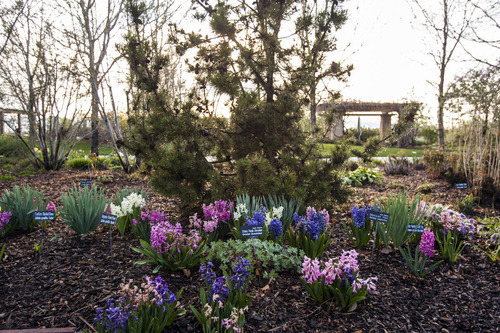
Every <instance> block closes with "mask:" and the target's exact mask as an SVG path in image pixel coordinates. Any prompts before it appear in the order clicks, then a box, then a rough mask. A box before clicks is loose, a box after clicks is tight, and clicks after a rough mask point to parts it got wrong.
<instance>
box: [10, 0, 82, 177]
mask: <svg viewBox="0 0 500 333" xmlns="http://www.w3.org/2000/svg"><path fill="white" fill-rule="evenodd" d="M44 5H45V3H44V2H38V3H37V4H32V3H30V4H28V5H27V6H26V8H25V10H24V12H23V14H22V15H21V16H20V17H19V21H18V23H17V24H16V26H15V27H14V28H13V29H12V31H11V37H10V42H9V44H8V45H7V46H6V48H5V51H4V53H3V54H1V55H0V80H1V82H2V84H3V85H4V86H6V87H7V91H8V100H9V102H11V103H12V104H14V105H15V106H17V107H19V108H21V109H22V110H23V111H24V112H25V113H26V114H27V116H28V120H29V124H30V135H29V137H28V138H24V137H22V136H21V133H20V131H16V129H15V128H14V125H13V124H11V123H9V122H8V121H6V123H7V125H8V126H9V127H10V128H11V129H12V130H13V132H14V133H16V135H17V136H18V138H19V139H20V141H21V142H22V143H23V145H24V146H25V148H26V151H27V157H28V159H29V160H30V161H31V162H33V163H34V164H35V165H36V166H38V167H43V168H45V169H46V170H57V169H59V168H61V167H62V166H63V164H64V161H65V159H66V158H67V156H68V154H69V152H70V151H71V148H72V147H73V145H74V143H75V142H76V135H77V132H78V129H79V128H80V127H81V125H82V122H83V119H84V118H85V116H86V115H85V112H82V108H81V107H80V105H79V102H80V96H79V94H80V93H81V89H80V82H79V80H78V79H77V78H75V77H74V76H73V75H72V74H71V73H72V72H73V69H72V68H71V64H70V62H68V61H66V62H64V60H67V59H62V57H61V56H60V50H57V49H55V48H54V45H55V40H56V39H57V36H55V35H54V29H53V22H51V21H50V20H49V19H48V18H47V17H46V15H45V14H46V13H45V11H44Z"/></svg>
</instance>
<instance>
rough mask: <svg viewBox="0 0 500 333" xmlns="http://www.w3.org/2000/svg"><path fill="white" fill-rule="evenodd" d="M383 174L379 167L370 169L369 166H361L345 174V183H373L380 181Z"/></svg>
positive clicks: (353, 184) (358, 184)
mask: <svg viewBox="0 0 500 333" xmlns="http://www.w3.org/2000/svg"><path fill="white" fill-rule="evenodd" d="M381 180H382V174H381V173H380V171H379V169H378V168H373V169H369V168H367V167H359V168H357V169H356V170H354V171H348V172H347V173H346V174H344V181H343V183H344V184H345V185H352V186H363V185H366V184H371V183H375V182H376V183H380V182H381Z"/></svg>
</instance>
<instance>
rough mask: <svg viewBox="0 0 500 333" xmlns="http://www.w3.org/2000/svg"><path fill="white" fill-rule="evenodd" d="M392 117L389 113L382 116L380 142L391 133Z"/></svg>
mask: <svg viewBox="0 0 500 333" xmlns="http://www.w3.org/2000/svg"><path fill="white" fill-rule="evenodd" d="M391 117H392V115H391V114H390V113H388V112H384V113H382V114H381V115H380V140H382V139H383V138H385V136H386V135H387V134H388V133H389V132H390V131H391Z"/></svg>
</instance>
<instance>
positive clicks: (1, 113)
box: [0, 108, 26, 135]
mask: <svg viewBox="0 0 500 333" xmlns="http://www.w3.org/2000/svg"><path fill="white" fill-rule="evenodd" d="M5 114H17V132H18V133H19V135H21V134H22V126H21V115H23V114H26V111H23V110H17V109H4V108H0V135H2V134H4V133H5V132H4V123H5Z"/></svg>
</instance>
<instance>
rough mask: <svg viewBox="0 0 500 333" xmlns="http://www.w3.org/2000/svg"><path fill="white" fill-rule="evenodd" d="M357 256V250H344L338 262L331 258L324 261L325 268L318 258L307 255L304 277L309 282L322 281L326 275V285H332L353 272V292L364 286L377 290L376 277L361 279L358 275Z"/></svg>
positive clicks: (304, 263) (303, 267)
mask: <svg viewBox="0 0 500 333" xmlns="http://www.w3.org/2000/svg"><path fill="white" fill-rule="evenodd" d="M357 257H358V253H357V252H356V251H355V250H351V251H342V255H341V256H340V258H339V259H338V261H337V262H335V261H334V260H333V259H330V260H328V261H327V262H325V263H324V268H323V269H321V263H320V261H319V260H318V259H314V260H311V259H310V258H308V257H307V256H305V257H304V262H303V264H302V278H303V279H304V280H305V281H306V282H307V283H315V282H318V281H321V279H322V277H324V279H325V285H330V284H332V283H333V282H334V281H336V280H337V281H343V280H346V278H347V274H353V275H354V281H353V283H352V286H353V292H357V291H358V290H359V289H361V288H363V287H364V286H366V288H367V290H376V286H375V281H377V278H376V277H370V278H368V279H361V278H360V277H359V276H358V271H359V265H358V259H357Z"/></svg>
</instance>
